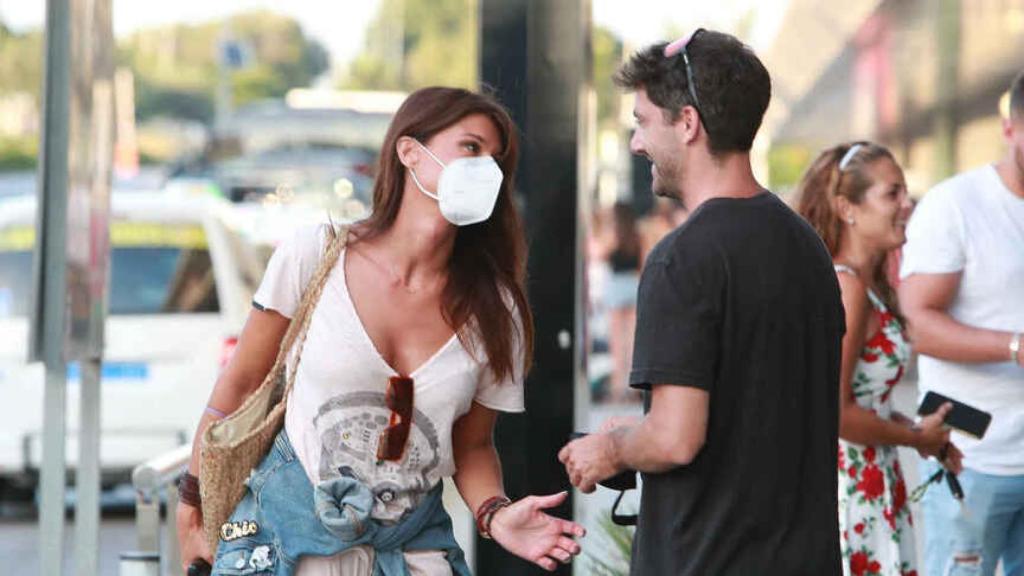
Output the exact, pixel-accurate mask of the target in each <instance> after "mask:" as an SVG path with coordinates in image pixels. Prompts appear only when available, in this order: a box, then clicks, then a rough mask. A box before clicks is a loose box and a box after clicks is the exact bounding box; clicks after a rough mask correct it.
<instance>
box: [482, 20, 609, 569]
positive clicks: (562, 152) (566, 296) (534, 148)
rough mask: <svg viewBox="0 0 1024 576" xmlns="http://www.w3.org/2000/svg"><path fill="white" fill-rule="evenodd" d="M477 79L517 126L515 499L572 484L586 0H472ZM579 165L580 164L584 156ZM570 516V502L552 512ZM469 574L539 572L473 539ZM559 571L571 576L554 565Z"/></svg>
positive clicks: (509, 452) (579, 376)
mask: <svg viewBox="0 0 1024 576" xmlns="http://www.w3.org/2000/svg"><path fill="white" fill-rule="evenodd" d="M480 18H481V34H480V55H481V62H480V79H481V82H482V83H483V84H485V85H488V86H490V87H491V88H493V89H494V90H495V92H496V94H497V96H498V98H500V99H501V101H502V102H504V103H505V105H506V106H508V107H509V109H510V110H511V112H512V116H513V119H514V120H515V121H516V124H517V125H518V126H519V128H520V130H521V136H522V139H521V141H522V156H521V160H520V165H519V175H518V186H517V188H518V190H519V193H520V200H521V202H522V207H523V214H524V217H525V220H526V228H527V234H528V239H529V242H530V254H529V275H530V280H529V295H530V305H531V308H532V310H533V315H534V321H535V323H536V344H535V350H534V366H533V370H532V371H531V373H530V375H529V377H528V378H527V382H526V413H525V414H521V415H502V416H501V418H500V419H499V421H498V427H497V431H496V438H495V440H496V443H497V448H498V452H499V454H500V455H501V460H502V465H503V468H504V473H505V488H506V490H507V491H508V493H509V495H510V496H511V497H513V498H518V497H522V496H526V495H531V494H537V495H541V494H553V493H556V492H560V491H562V490H566V489H569V488H570V486H569V481H568V478H567V477H566V475H565V470H564V468H563V467H562V465H561V464H560V463H559V462H558V458H557V454H558V451H559V450H560V449H561V447H562V446H563V445H564V444H565V442H566V440H567V438H568V436H569V433H570V432H572V431H573V428H574V426H573V420H574V410H575V405H576V402H575V400H574V398H575V397H576V393H577V388H579V390H581V392H585V391H586V386H585V382H584V381H583V371H582V367H581V364H582V362H581V360H580V359H581V358H582V348H581V346H580V345H581V343H582V342H583V331H582V326H583V320H582V316H581V311H583V310H584V308H583V306H582V303H583V302H585V299H584V298H583V290H582V274H581V270H582V254H583V245H582V242H581V241H580V239H579V238H580V237H581V232H582V230H583V227H582V226H583V225H582V220H581V218H580V213H581V206H582V204H581V200H580V199H581V198H582V195H581V186H580V182H581V175H580V174H579V173H578V172H579V169H578V166H580V165H581V163H580V151H581V150H582V149H583V147H582V146H581V145H580V139H581V138H580V134H582V131H581V127H582V126H584V125H585V124H584V123H582V122H581V115H582V114H583V111H582V110H581V109H580V102H581V101H582V100H583V99H582V98H581V97H580V95H581V93H582V91H583V89H584V87H585V86H586V85H587V83H588V82H589V75H590V3H589V0H559V1H558V2H550V1H545V0H480ZM584 165H585V163H584ZM553 513H554V514H557V515H558V516H561V517H564V518H569V517H571V515H572V502H571V498H570V499H567V500H566V502H565V504H564V505H563V506H561V507H560V508H558V509H556V510H554V511H553ZM476 558H477V560H476V573H477V574H481V575H487V576H491V575H499V576H502V575H521V574H547V572H544V571H543V570H541V569H540V568H539V567H537V566H536V565H533V564H529V563H527V562H525V561H522V560H519V559H518V558H515V557H513V556H512V555H511V554H508V553H507V552H505V551H504V550H502V549H501V548H500V547H499V546H497V545H495V544H494V543H493V542H490V541H486V540H481V539H478V542H477V553H476ZM557 573H558V574H570V573H571V568H570V567H568V566H562V567H560V568H559V570H558V572H557Z"/></svg>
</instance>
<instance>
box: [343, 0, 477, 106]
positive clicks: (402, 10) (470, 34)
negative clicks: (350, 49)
mask: <svg viewBox="0 0 1024 576" xmlns="http://www.w3.org/2000/svg"><path fill="white" fill-rule="evenodd" d="M477 59H478V56H477V0H382V1H381V2H380V8H379V10H378V12H377V15H376V16H375V17H374V19H373V20H372V22H371V23H370V26H369V28H368V29H367V31H366V46H365V48H364V49H363V51H362V53H360V54H359V55H358V56H357V57H356V58H355V60H353V62H352V63H351V65H350V67H349V70H348V74H347V76H346V78H345V79H344V81H343V82H342V86H343V87H344V88H351V89H363V90H414V89H416V88H421V87H423V86H430V85H435V84H443V85H446V86H461V87H464V88H473V87H475V86H476V83H477Z"/></svg>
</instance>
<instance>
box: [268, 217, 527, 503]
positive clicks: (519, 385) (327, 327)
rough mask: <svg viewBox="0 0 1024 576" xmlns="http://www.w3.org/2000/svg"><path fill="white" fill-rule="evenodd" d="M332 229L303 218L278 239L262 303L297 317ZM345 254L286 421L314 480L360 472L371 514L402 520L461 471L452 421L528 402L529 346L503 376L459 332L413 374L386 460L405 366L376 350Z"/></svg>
mask: <svg viewBox="0 0 1024 576" xmlns="http://www.w3.org/2000/svg"><path fill="white" fill-rule="evenodd" d="M326 238H327V235H326V229H325V227H324V226H314V227H303V228H300V229H298V230H297V231H296V233H295V234H294V235H293V236H292V237H290V238H288V239H286V240H285V241H284V242H283V243H282V244H281V245H280V246H278V248H277V250H276V251H275V252H274V255H273V256H272V257H271V259H270V262H269V264H268V265H267V271H266V273H265V274H264V277H263V282H262V284H261V285H260V287H259V290H257V291H256V294H255V296H254V297H253V300H254V303H255V304H256V305H257V306H260V307H263V308H265V309H271V310H275V311H277V312H279V313H280V314H282V315H284V316H286V317H289V318H290V317H292V315H293V314H294V313H295V311H296V309H297V308H298V305H299V302H300V300H301V297H302V291H303V289H304V287H305V286H306V285H307V284H308V283H309V281H310V279H311V278H312V276H313V274H314V273H315V272H316V269H317V267H318V266H319V263H320V257H321V254H322V252H323V250H324V249H325V248H326V244H327V241H326ZM344 261H345V252H344V251H343V252H342V253H341V256H340V257H339V258H338V263H337V264H336V265H335V267H334V269H333V270H332V271H331V273H330V275H329V276H328V278H327V282H326V284H325V285H324V289H323V293H322V295H321V297H320V301H319V304H318V305H317V307H316V310H315V312H314V314H313V317H312V319H311V321H310V325H309V332H308V334H307V336H306V344H305V348H304V349H303V351H302V358H301V360H300V361H299V366H298V370H297V372H296V378H295V386H294V388H293V389H292V393H291V396H290V397H289V399H288V410H287V412H286V414H285V430H286V431H287V433H288V437H289V439H290V440H291V442H292V445H293V446H294V448H295V451H296V453H297V455H298V458H299V460H300V461H301V462H302V466H303V468H305V470H306V474H307V475H308V476H309V478H310V481H311V482H312V483H313V484H314V485H316V484H317V483H319V482H321V481H323V480H329V479H331V478H335V477H337V476H339V475H341V474H345V475H351V476H354V477H356V478H357V479H359V480H360V481H361V482H363V483H364V484H366V485H367V486H369V487H370V488H371V489H372V490H373V492H374V493H375V494H376V495H377V502H376V505H375V506H374V509H373V513H372V516H373V517H374V518H376V519H378V520H381V521H384V522H394V521H397V520H399V519H400V518H401V517H402V515H403V514H404V513H405V512H407V511H408V510H410V509H412V508H414V507H415V506H416V505H418V504H419V502H420V501H421V500H422V498H423V496H425V495H426V494H427V492H429V491H430V489H431V488H433V487H434V486H435V485H437V483H438V482H439V481H440V480H441V479H442V478H443V477H445V476H450V475H452V474H453V473H454V472H455V462H454V459H453V456H452V424H453V423H454V422H455V420H456V419H458V418H459V417H460V416H462V415H463V414H465V413H466V412H468V411H469V409H470V406H471V405H472V402H474V401H476V402H479V403H480V404H482V405H484V406H486V407H488V408H492V409H495V410H501V411H505V412H522V411H523V409H524V406H523V378H522V365H523V362H522V356H523V355H522V350H521V347H520V349H519V350H520V351H519V355H518V358H519V361H518V362H517V363H516V366H517V370H516V371H515V374H514V375H513V376H512V377H511V378H508V379H506V381H504V382H497V381H496V380H495V379H494V376H493V372H492V371H491V370H490V368H489V367H488V365H487V364H486V363H480V362H477V361H476V360H475V359H474V358H473V356H472V355H471V354H470V353H469V352H468V351H467V350H466V349H465V348H464V347H463V346H462V343H461V342H460V341H459V339H458V338H457V337H454V336H453V337H452V338H451V339H450V340H449V341H448V342H447V343H446V344H445V345H444V346H442V347H441V348H440V349H439V350H438V351H437V352H436V353H435V354H434V355H433V356H432V357H431V358H430V359H429V360H427V361H426V362H425V363H424V364H423V365H422V366H420V367H419V368H417V369H416V370H415V371H414V372H413V373H412V374H410V376H411V377H412V378H413V380H414V381H415V385H414V394H413V407H414V414H413V419H412V429H411V430H410V433H409V439H408V444H407V445H406V449H405V454H404V455H403V458H402V460H401V461H399V462H384V463H381V464H378V463H377V443H378V441H379V439H380V434H381V431H382V430H383V429H384V428H386V427H387V425H388V419H389V416H390V414H391V411H390V410H389V409H388V408H387V406H386V405H385V403H384V394H385V391H386V390H387V385H388V379H389V378H390V377H391V376H396V375H397V372H395V370H393V369H392V368H391V366H389V365H388V364H387V363H386V362H385V361H384V359H383V357H381V355H380V354H379V353H378V351H377V349H376V348H375V347H374V345H373V341H372V340H371V339H370V337H369V335H368V334H367V333H366V330H365V329H364V327H363V324H362V322H361V321H360V319H359V317H358V315H357V314H356V309H355V307H354V306H353V304H352V300H351V299H350V297H349V292H348V288H347V286H346V282H345V266H344ZM481 346H482V345H481ZM479 349H481V350H482V349H483V348H482V347H481V348H479ZM292 360H294V359H292Z"/></svg>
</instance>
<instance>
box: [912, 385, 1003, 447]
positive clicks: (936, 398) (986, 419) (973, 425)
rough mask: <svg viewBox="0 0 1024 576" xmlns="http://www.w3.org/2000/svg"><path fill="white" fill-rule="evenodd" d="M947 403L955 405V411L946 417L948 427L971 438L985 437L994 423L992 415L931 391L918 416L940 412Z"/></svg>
mask: <svg viewBox="0 0 1024 576" xmlns="http://www.w3.org/2000/svg"><path fill="white" fill-rule="evenodd" d="M946 402H949V403H950V404H952V405H953V409H952V410H950V412H949V414H947V415H946V421H945V422H946V425H947V426H949V427H950V428H955V429H956V430H959V431H960V432H963V433H964V434H967V435H969V436H974V437H975V438H977V439H979V440H981V438H982V437H984V436H985V432H986V431H987V430H988V425H989V424H991V423H992V415H991V414H989V413H988V412H985V411H983V410H978V409H977V408H975V407H974V406H969V405H967V404H964V403H963V402H960V401H957V400H954V399H952V398H948V397H946V396H943V395H942V394H939V393H937V392H931V391H929V392H928V393H927V394H925V395H924V399H923V400H921V405H920V406H919V407H918V408H917V414H918V415H919V416H927V415H929V414H931V413H932V412H935V411H936V410H938V409H939V407H940V406H942V405H943V404H945V403H946Z"/></svg>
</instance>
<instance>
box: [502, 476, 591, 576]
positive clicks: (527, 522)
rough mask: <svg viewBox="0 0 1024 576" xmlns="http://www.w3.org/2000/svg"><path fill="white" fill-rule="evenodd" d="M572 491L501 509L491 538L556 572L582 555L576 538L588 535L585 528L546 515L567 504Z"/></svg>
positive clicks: (525, 499) (520, 502)
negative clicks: (565, 502)
mask: <svg viewBox="0 0 1024 576" xmlns="http://www.w3.org/2000/svg"><path fill="white" fill-rule="evenodd" d="M566 496H568V492H559V493H558V494H552V495H550V496H527V497H526V498H523V499H522V500H518V501H516V502H514V503H512V504H510V505H508V506H506V507H504V508H501V509H499V510H498V511H497V512H495V513H494V516H493V517H492V518H491V530H490V532H491V537H492V538H494V541H495V542H497V543H498V544H500V545H501V546H502V548H504V549H506V550H508V551H509V552H511V553H513V554H515V555H516V556H519V557H520V558H523V559H525V560H529V561H530V562H533V563H535V564H537V565H538V566H540V567H541V568H543V569H545V570H547V571H548V572H551V571H553V570H554V569H555V568H556V567H557V566H558V564H556V562H561V563H563V564H568V563H569V562H570V561H571V560H572V557H573V556H575V555H577V554H579V553H580V545H579V544H577V543H576V541H575V540H573V538H580V537H583V535H584V534H586V530H584V528H583V526H580V525H579V524H577V523H575V522H572V521H569V520H563V519H561V518H556V517H554V516H550V515H548V514H546V513H545V512H543V510H545V509H547V508H554V507H555V506H558V505H559V504H561V503H562V502H563V501H565V498H566Z"/></svg>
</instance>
